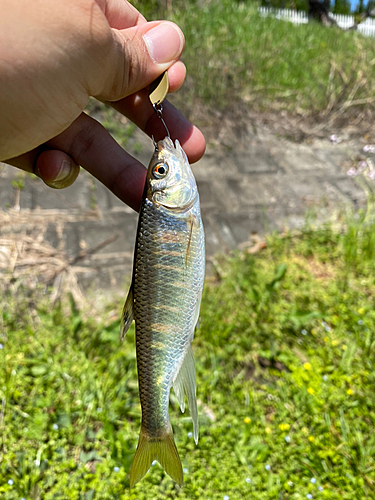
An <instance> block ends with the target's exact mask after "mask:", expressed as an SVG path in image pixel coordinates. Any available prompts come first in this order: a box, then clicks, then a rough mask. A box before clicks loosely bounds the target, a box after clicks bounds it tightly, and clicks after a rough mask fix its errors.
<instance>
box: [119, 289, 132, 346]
mask: <svg viewBox="0 0 375 500" xmlns="http://www.w3.org/2000/svg"><path fill="white" fill-rule="evenodd" d="M133 303H134V294H133V284H132V285H131V287H130V289H129V293H128V296H127V298H126V301H125V304H124V308H123V310H122V315H121V330H120V332H121V340H124V337H125V335H126V332H127V331H128V330H129V327H130V325H131V324H132V321H133V319H134V312H133Z"/></svg>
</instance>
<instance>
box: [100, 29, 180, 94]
mask: <svg viewBox="0 0 375 500" xmlns="http://www.w3.org/2000/svg"><path fill="white" fill-rule="evenodd" d="M112 34H113V39H114V44H113V54H112V58H111V63H110V64H109V68H108V69H109V72H108V73H107V74H106V78H105V79H104V88H103V89H102V91H101V92H100V93H99V94H97V95H95V97H97V98H98V99H100V100H105V101H118V100H120V99H123V98H124V97H126V96H128V95H131V94H134V93H135V92H138V91H139V90H141V89H143V88H145V87H147V85H149V84H150V83H151V82H152V81H154V80H155V79H156V78H157V77H158V76H160V75H161V74H162V73H163V72H164V71H166V70H167V69H168V68H169V67H170V66H172V65H173V64H174V63H175V62H176V61H177V60H178V59H179V57H180V55H181V53H182V51H183V48H184V43H185V40H184V35H183V33H182V31H181V30H180V28H179V27H178V26H177V25H176V24H174V23H171V22H168V21H155V22H150V23H144V24H141V25H139V26H134V27H131V28H127V29H123V30H115V29H112Z"/></svg>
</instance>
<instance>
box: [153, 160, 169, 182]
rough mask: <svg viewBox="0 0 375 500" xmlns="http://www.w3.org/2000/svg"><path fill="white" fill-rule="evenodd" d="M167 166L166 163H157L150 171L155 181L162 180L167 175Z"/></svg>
mask: <svg viewBox="0 0 375 500" xmlns="http://www.w3.org/2000/svg"><path fill="white" fill-rule="evenodd" d="M168 170H169V169H168V165H167V164H166V163H158V164H156V165H155V167H154V168H153V169H152V175H153V177H155V179H162V178H163V177H165V176H166V175H167V173H168Z"/></svg>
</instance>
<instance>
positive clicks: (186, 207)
mask: <svg viewBox="0 0 375 500" xmlns="http://www.w3.org/2000/svg"><path fill="white" fill-rule="evenodd" d="M204 275H205V237H204V229H203V224H202V218H201V212H200V203H199V194H198V189H197V184H196V181H195V178H194V175H193V172H192V170H191V167H190V165H189V161H188V159H187V156H186V154H185V152H184V150H183V149H182V147H181V145H180V143H179V142H178V140H176V141H175V143H173V141H172V140H171V139H170V138H169V137H165V138H164V139H163V140H161V141H159V142H158V143H157V144H155V151H154V154H153V156H152V158H151V161H150V164H149V167H148V170H147V177H146V183H145V189H144V194H143V201H142V206H141V210H140V214H139V219H138V229H137V238H136V244H135V251H134V263H133V277H132V283H131V286H130V290H129V293H128V296H127V299H126V301H125V305H124V308H123V311H122V318H121V336H122V338H124V336H125V334H126V332H127V330H128V329H129V327H130V324H131V323H132V321H133V319H134V320H135V332H136V335H135V336H136V354H137V370H138V383H139V395H140V401H141V409H142V422H141V430H140V434H139V441H138V446H137V449H136V453H135V456H134V460H133V463H132V466H131V469H130V487H131V488H132V487H133V486H134V485H135V484H136V483H137V482H138V481H140V480H141V479H142V478H143V477H144V475H145V474H146V473H147V471H148V470H149V468H150V466H151V464H152V462H153V461H154V460H157V461H158V462H159V463H160V465H161V466H162V467H163V469H164V470H165V471H166V473H167V474H168V475H169V476H170V477H171V478H172V479H173V480H174V481H175V482H176V483H177V484H178V485H179V486H182V484H183V471H182V465H181V460H180V457H179V454H178V451H177V447H176V444H175V441H174V437H173V430H172V426H171V423H170V419H169V412H168V408H169V395H170V391H171V388H172V387H173V388H174V392H175V394H176V397H177V400H178V403H179V406H180V409H181V411H182V412H184V411H185V394H186V397H187V401H188V407H189V411H190V414H191V417H192V421H193V433H194V440H195V442H196V444H198V411H197V402H196V375H195V361H194V354H193V350H192V346H191V344H192V341H193V338H194V332H195V328H196V326H197V323H198V317H199V310H200V304H201V298H202V290H203V282H204Z"/></svg>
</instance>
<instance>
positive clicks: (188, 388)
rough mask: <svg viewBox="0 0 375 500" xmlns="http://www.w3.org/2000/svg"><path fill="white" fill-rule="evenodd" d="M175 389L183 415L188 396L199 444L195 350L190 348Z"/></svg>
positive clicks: (174, 384) (195, 434)
mask: <svg viewBox="0 0 375 500" xmlns="http://www.w3.org/2000/svg"><path fill="white" fill-rule="evenodd" d="M173 389H174V392H175V394H176V397H177V399H178V403H179V405H180V408H181V411H182V413H183V412H184V411H185V397H184V392H185V394H186V397H187V400H188V405H189V410H190V414H191V418H192V420H193V430H194V441H195V443H196V444H198V433H199V428H198V409H197V397H196V392H197V390H196V381H195V362H194V354H193V349H192V348H191V346H189V348H188V350H187V353H186V355H185V358H184V361H183V362H182V366H181V368H180V371H179V372H178V374H177V377H176V379H175V381H174V382H173Z"/></svg>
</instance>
